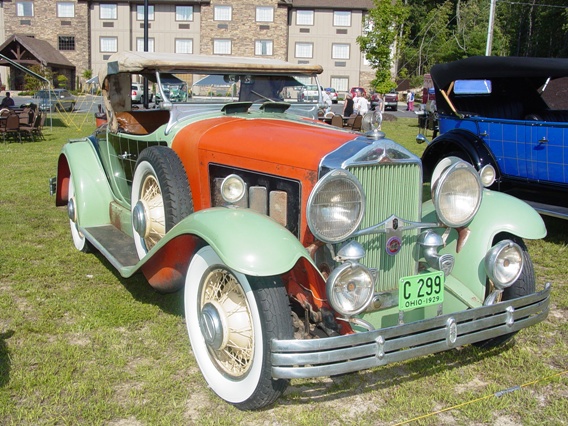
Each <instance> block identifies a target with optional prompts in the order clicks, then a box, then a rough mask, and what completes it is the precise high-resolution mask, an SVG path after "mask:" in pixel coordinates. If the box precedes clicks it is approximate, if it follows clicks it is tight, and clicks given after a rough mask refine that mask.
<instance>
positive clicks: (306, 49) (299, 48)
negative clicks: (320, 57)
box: [296, 43, 314, 58]
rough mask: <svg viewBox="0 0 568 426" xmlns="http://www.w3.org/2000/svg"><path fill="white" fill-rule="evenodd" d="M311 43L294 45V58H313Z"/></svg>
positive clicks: (312, 45)
mask: <svg viewBox="0 0 568 426" xmlns="http://www.w3.org/2000/svg"><path fill="white" fill-rule="evenodd" d="M313 56H314V44H313V43H296V58H313Z"/></svg>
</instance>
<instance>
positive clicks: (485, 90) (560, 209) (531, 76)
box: [422, 56, 568, 218]
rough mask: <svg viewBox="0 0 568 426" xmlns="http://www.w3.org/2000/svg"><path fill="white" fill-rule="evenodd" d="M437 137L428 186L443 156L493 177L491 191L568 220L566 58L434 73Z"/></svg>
mask: <svg viewBox="0 0 568 426" xmlns="http://www.w3.org/2000/svg"><path fill="white" fill-rule="evenodd" d="M431 76H432V80H433V82H434V87H435V92H436V109H437V116H438V121H439V131H440V136H438V137H437V138H435V139H434V140H433V141H432V143H430V144H429V145H428V146H427V147H426V150H425V151H424V154H423V156H422V159H423V163H424V174H425V179H430V177H431V176H432V173H433V170H434V169H435V167H436V165H437V164H438V163H439V162H440V161H443V160H444V159H445V158H446V157H448V156H457V157H460V158H462V159H464V160H465V161H467V162H469V163H471V164H472V165H473V166H474V167H475V168H476V169H477V170H479V171H482V170H487V169H489V168H492V170H494V174H495V175H494V179H495V182H494V183H492V185H491V188H492V189H495V190H498V191H502V192H506V193H507V194H511V195H513V196H515V197H519V198H521V199H523V200H525V201H527V202H528V203H530V204H531V205H532V206H533V207H534V208H535V209H537V211H539V212H540V213H542V214H546V215H551V216H556V217H560V218H568V96H567V95H566V94H567V93H568V59H566V58H525V57H523V58H517V57H496V56H492V57H485V56H482V57H471V58H467V59H463V60H460V61H455V62H451V63H447V64H440V65H435V66H434V67H432V70H431Z"/></svg>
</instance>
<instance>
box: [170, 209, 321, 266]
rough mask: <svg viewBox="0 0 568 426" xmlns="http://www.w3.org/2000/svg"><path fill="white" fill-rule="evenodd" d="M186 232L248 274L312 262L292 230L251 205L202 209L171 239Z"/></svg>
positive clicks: (177, 226) (180, 224) (178, 229)
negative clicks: (255, 209)
mask: <svg viewBox="0 0 568 426" xmlns="http://www.w3.org/2000/svg"><path fill="white" fill-rule="evenodd" d="M182 234H192V235H195V236H198V237H199V238H201V239H202V240H204V241H205V242H206V243H207V244H209V245H210V246H211V247H212V248H213V250H215V252H216V253H217V254H218V255H219V257H220V258H221V260H222V261H223V262H224V263H225V264H226V265H227V266H229V267H230V268H231V269H234V270H235V271H237V272H241V273H243V274H245V275H252V276H269V275H280V274H283V273H285V272H288V271H290V270H291V269H292V268H293V267H294V265H295V264H296V263H297V262H298V260H299V259H300V258H302V257H304V258H306V259H308V261H310V262H312V260H311V258H310V256H309V254H308V252H307V251H306V249H305V248H304V246H302V244H301V243H300V242H299V241H298V239H297V238H296V237H295V236H294V235H293V234H292V233H291V232H289V231H288V230H287V229H286V228H284V227H283V226H281V225H279V224H278V223H276V222H275V221H274V220H272V219H270V218H269V217H268V216H265V215H262V214H259V213H256V212H254V211H252V210H248V209H227V208H222V207H216V208H211V209H205V210H200V211H198V212H197V213H194V214H192V215H190V216H188V217H187V218H185V219H184V220H182V221H181V222H180V223H178V224H177V225H176V226H175V227H174V228H173V229H172V230H171V231H170V232H169V233H168V236H170V235H171V238H168V239H173V238H175V237H176V236H179V235H182ZM312 264H313V262H312Z"/></svg>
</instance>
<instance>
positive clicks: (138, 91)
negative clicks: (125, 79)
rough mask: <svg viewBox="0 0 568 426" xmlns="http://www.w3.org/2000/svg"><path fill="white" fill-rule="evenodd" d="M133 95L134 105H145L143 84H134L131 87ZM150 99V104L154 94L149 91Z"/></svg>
mask: <svg viewBox="0 0 568 426" xmlns="http://www.w3.org/2000/svg"><path fill="white" fill-rule="evenodd" d="M131 89H132V93H131V97H132V103H134V104H143V103H144V84H142V83H132V86H131ZM148 92H149V98H148V102H152V98H153V94H152V90H150V89H148Z"/></svg>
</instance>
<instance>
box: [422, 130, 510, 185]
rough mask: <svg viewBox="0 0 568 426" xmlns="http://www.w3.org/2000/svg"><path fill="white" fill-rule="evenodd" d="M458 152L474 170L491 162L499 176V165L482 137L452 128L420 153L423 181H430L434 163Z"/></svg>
mask: <svg viewBox="0 0 568 426" xmlns="http://www.w3.org/2000/svg"><path fill="white" fill-rule="evenodd" d="M456 153H460V154H462V155H463V157H462V158H463V159H464V160H466V161H468V162H469V163H471V164H473V166H474V167H475V168H476V170H480V169H481V168H482V167H483V166H486V165H488V164H491V165H492V166H493V168H494V169H495V171H496V172H497V176H500V171H499V166H498V165H497V161H496V160H495V157H494V156H493V154H492V152H491V150H490V149H489V147H488V146H487V145H486V144H485V142H484V141H483V139H481V138H479V137H478V136H476V135H475V134H473V133H472V132H470V131H468V130H464V129H454V130H450V131H449V132H446V133H444V134H442V135H440V136H438V137H437V138H436V139H434V140H433V141H432V142H431V143H430V144H429V145H428V146H427V147H426V149H425V150H424V153H423V154H422V167H423V170H424V181H425V182H430V178H431V176H432V172H433V171H434V168H435V167H436V164H438V162H439V161H440V160H441V159H442V158H445V157H447V156H448V155H450V154H456Z"/></svg>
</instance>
